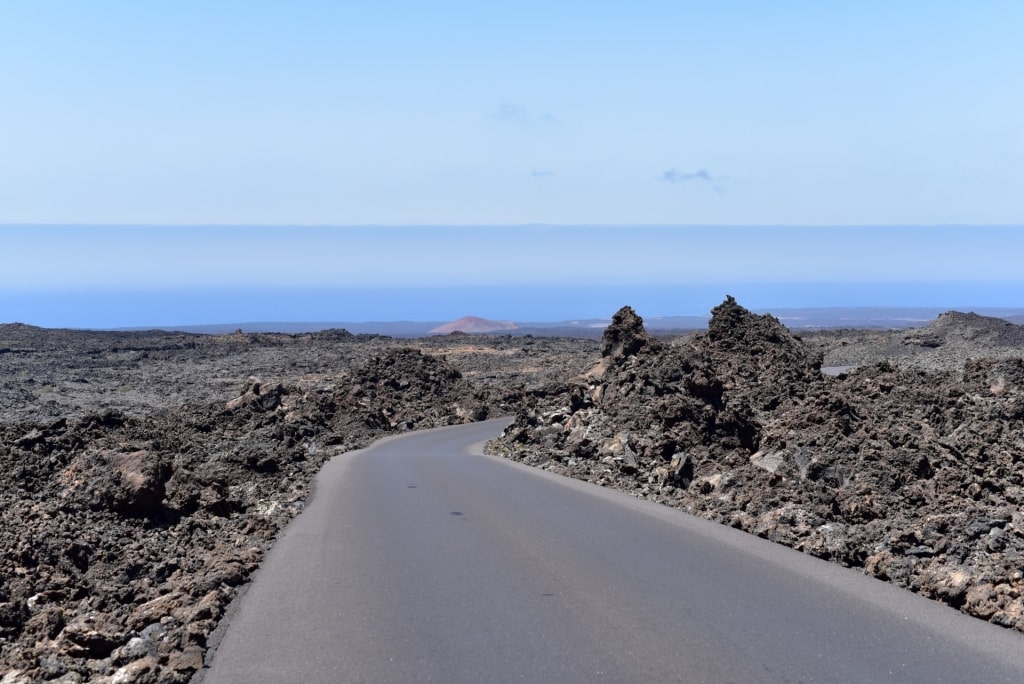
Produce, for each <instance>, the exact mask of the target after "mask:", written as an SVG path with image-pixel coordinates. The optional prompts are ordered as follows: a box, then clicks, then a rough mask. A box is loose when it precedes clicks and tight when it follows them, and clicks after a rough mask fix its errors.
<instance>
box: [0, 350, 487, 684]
mask: <svg viewBox="0 0 1024 684" xmlns="http://www.w3.org/2000/svg"><path fill="white" fill-rule="evenodd" d="M483 396H484V395H483V394H482V393H481V392H479V391H477V390H474V389H473V388H472V387H470V386H469V385H468V384H467V383H465V382H464V381H463V380H462V375H461V373H460V372H459V371H458V370H456V369H454V368H452V367H451V366H450V365H449V364H448V362H447V361H446V360H444V359H443V358H440V357H437V356H431V355H427V354H423V353H422V352H421V351H420V350H417V349H404V348H397V349H388V350H385V351H384V352H383V353H381V354H376V355H372V356H370V357H369V358H368V359H366V360H365V361H364V362H363V363H361V364H358V365H356V366H355V367H354V368H353V369H352V371H351V372H350V373H349V374H346V375H342V376H341V377H340V378H338V379H337V381H336V382H335V383H334V384H333V388H330V389H329V388H324V389H323V390H321V391H316V390H314V391H303V390H301V389H299V388H298V387H295V386H288V385H284V384H282V383H276V382H270V383H267V382H261V381H260V380H257V379H255V378H254V379H251V380H250V381H248V382H247V383H246V384H245V386H244V387H243V388H242V390H241V392H240V393H238V395H237V396H235V397H234V398H231V399H229V400H228V401H226V402H225V401H221V402H216V403H207V404H198V405H189V406H185V407H180V408H178V409H176V410H174V411H166V412H162V413H157V414H154V415H151V416H145V417H132V416H127V415H125V414H123V413H121V412H118V411H112V410H110V411H106V412H103V413H99V414H90V415H86V416H85V417H83V418H81V419H77V420H71V421H68V420H64V419H61V420H57V421H53V422H50V423H48V424H41V425H40V424H36V425H30V424H14V425H3V424H0V546H2V547H3V548H4V549H5V553H4V555H3V557H2V558H0V670H2V671H4V672H9V673H11V674H10V675H9V677H8V678H4V682H8V681H10V682H12V683H13V682H30V681H31V682H34V681H42V680H52V679H58V678H62V679H61V681H66V682H71V681H85V680H94V679H102V678H110V679H107V681H118V682H155V681H159V682H184V681H187V680H188V679H189V678H190V676H191V675H192V673H194V672H195V671H196V670H198V669H199V668H201V667H202V665H203V653H204V651H205V649H206V639H207V636H208V634H209V633H210V632H211V631H212V629H213V628H214V626H215V625H216V623H217V621H218V620H219V618H220V617H221V615H222V613H223V611H224V609H225V608H226V606H227V604H228V603H229V602H230V600H231V599H232V597H233V596H234V595H235V593H236V591H237V587H238V586H239V585H241V584H242V583H243V582H244V581H245V580H246V578H247V577H248V575H249V574H250V573H251V572H252V571H253V570H254V569H255V568H256V567H257V565H258V563H259V561H260V559H261V557H262V555H263V553H264V551H265V549H266V548H267V546H268V544H269V542H270V540H271V539H272V538H273V537H274V535H275V534H276V533H277V531H278V530H279V529H280V528H281V527H282V526H283V525H284V524H285V523H286V522H287V521H288V520H289V519H290V518H291V517H292V516H293V515H294V514H295V513H297V512H298V511H299V510H301V507H302V500H303V499H304V497H305V495H306V489H307V484H308V482H309V480H310V479H311V478H312V476H313V475H314V474H315V473H316V472H317V470H318V469H319V467H320V465H321V464H322V463H323V461H324V460H325V459H326V458H328V457H330V456H332V455H334V454H336V453H339V452H341V451H345V450H348V449H351V448H356V447H360V446H363V445H365V444H367V443H368V442H369V441H370V440H372V439H373V438H376V437H378V436H381V435H383V434H386V433H388V432H392V431H399V430H407V429H413V428H419V427H435V426H440V425H447V424H454V423H460V422H465V421H470V420H474V419H477V418H480V417H483V416H484V415H486V408H485V407H486V405H487V404H488V403H489V402H485V401H484V399H483Z"/></svg>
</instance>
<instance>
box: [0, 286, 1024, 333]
mask: <svg viewBox="0 0 1024 684" xmlns="http://www.w3.org/2000/svg"><path fill="white" fill-rule="evenodd" d="M727 294H730V295H733V296H734V297H736V299H737V300H738V301H739V303H740V304H742V305H743V306H745V307H747V308H749V309H752V310H758V311H771V310H772V309H773V308H774V309H791V308H807V307H863V306H872V307H886V306H889V307H938V308H941V309H943V310H945V309H956V310H961V311H967V310H974V309H976V308H1017V309H1024V282H985V283H981V282H973V283H963V282H959V283H953V282H936V283H735V284H728V283H714V284H702V285H672V286H627V285H624V286H607V285H586V284H579V285H571V286H545V287H537V286H518V287H508V286H491V287H448V288H430V287H427V288H413V287H401V288H381V287H377V288H246V289H226V288H207V289H160V290H156V289H142V290H117V291H114V290H99V289H85V290H83V289H75V290H70V289H61V290H24V291H19V290H0V323H12V322H20V323H28V324H31V325H38V326H43V327H68V328H94V329H103V328H128V327H171V326H184V325H214V324H226V323H248V322H297V321H302V322H317V321H352V322H361V321H450V320H454V319H457V318H460V317H462V316H467V315H476V316H481V317H484V318H489V319H494V320H512V321H518V322H523V321H528V322H544V321H570V320H578V319H594V318H598V319H607V318H609V317H610V316H611V315H612V314H613V313H614V312H615V311H617V310H618V309H619V308H620V307H622V306H624V305H627V304H628V305H630V306H632V307H633V308H635V309H636V310H637V311H638V312H639V313H640V314H641V315H642V316H645V317H650V316H701V315H706V314H707V313H708V312H709V311H710V310H711V308H712V307H714V306H716V305H717V304H719V303H721V302H722V300H723V299H724V298H725V296H726V295H727Z"/></svg>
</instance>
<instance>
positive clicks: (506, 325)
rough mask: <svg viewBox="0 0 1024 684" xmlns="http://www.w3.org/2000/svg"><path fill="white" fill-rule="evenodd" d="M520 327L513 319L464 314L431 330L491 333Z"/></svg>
mask: <svg viewBox="0 0 1024 684" xmlns="http://www.w3.org/2000/svg"><path fill="white" fill-rule="evenodd" d="M518 327H519V326H518V325H516V324H515V323H513V322H512V321H489V320H487V319H486V318H480V317H478V316H463V317H462V318H460V319H459V320H457V321H452V322H451V323H445V324H444V325H439V326H437V327H436V328H434V329H433V330H431V331H430V332H431V333H435V334H441V335H443V334H447V333H453V332H464V333H489V332H500V331H502V330H516V329H517V328H518Z"/></svg>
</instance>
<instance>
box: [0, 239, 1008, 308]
mask: <svg viewBox="0 0 1024 684" xmlns="http://www.w3.org/2000/svg"><path fill="white" fill-rule="evenodd" d="M0 238H2V244H3V245H5V247H6V254H8V255H10V256H14V255H17V257H16V258H11V259H9V262H8V263H7V265H6V268H5V269H4V271H3V272H2V273H0V322H13V321H19V322H25V323H30V324H34V325H40V326H46V327H87V328H114V327H149V326H153V327H167V326H181V325H205V324H223V323H235V322H237V323H244V322H319V321H324V322H330V321H399V320H414V321H447V320H452V319H455V318H459V317H461V316H464V315H469V314H472V315H479V316H483V317H486V318H492V319H503V320H515V321H520V322H522V321H528V322H540V321H563V320H573V319H586V318H607V317H609V316H610V315H611V314H612V313H613V312H614V311H615V310H617V309H618V308H619V307H620V306H622V305H625V304H629V305H631V306H633V307H634V308H636V309H637V310H638V311H639V312H640V313H641V315H643V316H647V317H651V316H671V315H703V314H706V313H707V312H708V311H709V310H710V309H711V308H712V307H713V306H715V305H716V304H718V303H720V302H721V301H722V299H723V298H724V297H725V295H726V294H731V295H733V296H735V297H736V298H737V299H738V300H739V301H740V302H741V303H742V304H743V305H745V306H747V307H748V308H751V309H755V310H769V311H770V310H772V309H785V308H800V307H836V306H839V307H842V306H848V307H863V306H872V307H938V308H949V309H961V310H974V309H978V308H992V307H1006V308H1021V307H1024V275H1022V272H1021V270H1020V268H1019V255H1021V254H1024V229H1022V227H1021V226H931V227H929V226H860V227H857V226H845V227H809V226H801V227H784V226H770V227H757V226H547V225H529V226H362V227H328V226H318V227H310V226H38V225H36V226H30V225H23V226H10V225H9V226H3V227H0Z"/></svg>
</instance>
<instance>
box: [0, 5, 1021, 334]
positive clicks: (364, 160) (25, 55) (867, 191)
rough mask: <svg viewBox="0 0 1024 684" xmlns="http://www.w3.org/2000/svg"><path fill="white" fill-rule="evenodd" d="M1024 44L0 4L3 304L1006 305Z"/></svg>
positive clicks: (988, 22) (1008, 18)
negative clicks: (837, 291) (669, 293)
mask: <svg viewBox="0 0 1024 684" xmlns="http://www.w3.org/2000/svg"><path fill="white" fill-rule="evenodd" d="M1022 45H1024V3H1020V2H1018V1H1017V0H1007V1H995V0H978V1H976V2H971V3H965V2H961V1H959V0H957V1H952V0H927V1H926V0H904V1H902V2H896V3H894V2H880V1H875V0H864V1H861V2H845V1H839V2H828V3H823V2H817V1H810V0H806V1H804V0H777V1H775V2H761V1H759V0H723V1H722V2H715V3H709V2H691V1H688V0H673V1H666V2H661V1H649V0H637V1H636V2H632V3H618V2H616V3H612V2H600V1H596V0H591V1H590V2H568V1H565V2H559V1H557V0H547V1H546V2H534V1H533V0H523V1H521V2H517V3H505V4H498V5H495V4H493V3H480V2H451V1H445V0H437V1H434V2H429V3H424V2H402V1H388V0H382V1H380V2H373V3H369V2H360V3H355V2H344V1H342V2H339V1H337V0H332V1H318V0H296V1H295V2H289V3H281V2H266V1H261V0H247V1H246V2H240V1H236V0H220V1H219V2H217V3H209V2H199V1H197V0H177V1H176V2H173V3H171V2H167V3H156V2H149V3H139V2H127V1H126V0H121V1H110V0H91V1H90V2H88V3H84V2H73V1H71V0H64V1H60V2H58V1H54V0H34V1H33V2H20V1H19V2H15V1H10V0H0V64H3V68H2V69H0V294H2V295H3V297H6V299H3V300H0V303H4V302H6V303H5V304H4V306H5V307H6V309H3V310H0V321H3V320H10V319H11V318H12V317H13V316H15V315H18V316H24V314H25V313H26V312H27V314H29V315H30V316H34V318H35V319H36V320H40V321H46V322H47V323H48V324H54V323H56V324H60V322H61V321H67V320H70V319H69V318H68V317H67V316H65V317H64V318H61V317H60V316H57V315H56V314H54V315H50V314H51V313H52V312H49V311H48V310H47V307H53V306H56V305H55V304H53V301H52V300H47V301H50V303H49V304H46V303H44V302H43V300H40V299H35V300H32V305H31V306H29V305H28V304H26V302H28V301H29V299H27V298H26V297H27V295H26V293H28V292H37V293H38V292H43V291H50V292H57V291H59V290H61V289H62V288H63V290H64V291H69V290H76V291H84V290H90V291H99V290H104V291H107V292H113V291H118V290H120V291H125V290H135V289H140V288H141V289H143V290H147V289H148V290H159V289H163V290H167V289H179V290H184V289H189V288H192V289H196V288H199V289H202V288H220V289H225V288H230V287H236V286H242V285H247V286H248V287H256V286H257V285H258V286H262V287H270V288H273V287H293V288H307V289H308V288H314V289H315V288H320V289H325V288H326V289H329V288H351V287H357V288H360V287H361V288H370V287H376V288H378V289H379V288H383V287H413V288H451V287H483V286H487V287H490V286H494V287H497V286H511V285H515V284H519V285H522V284H525V283H532V284H539V285H540V286H558V287H563V288H565V287H569V286H589V287H596V285H594V284H593V283H595V282H598V283H601V284H607V285H610V286H620V287H625V286H636V287H654V286H658V285H680V286H681V285H688V286H694V285H697V284H700V283H712V284H717V283H721V284H722V285H723V286H726V285H729V284H730V283H735V284H736V285H742V284H745V283H746V284H750V283H754V282H758V281H761V282H767V283H776V284H778V283H782V282H790V283H797V284H799V283H810V282H822V279H824V280H828V281H836V282H853V281H856V282H874V283H894V282H895V283H899V282H902V283H910V282H912V281H913V282H917V283H934V282H938V281H942V280H944V281H958V282H959V281H963V282H966V281H970V282H974V283H981V284H982V285H980V286H979V288H980V289H978V290H977V291H976V293H975V294H971V295H970V296H967V297H966V299H968V300H971V301H976V302H977V303H978V304H989V303H991V302H994V301H995V299H1001V300H1005V298H1006V294H1005V292H1006V289H1005V288H1003V289H1002V290H1000V291H999V292H1000V293H1001V294H998V296H997V294H994V293H990V292H986V291H985V289H984V287H983V285H984V283H992V282H995V281H997V280H999V279H1002V280H1009V281H1013V282H1017V283H1019V282H1020V279H1021V276H1018V275H1017V274H1016V269H1015V264H1014V263H1013V262H1014V260H1013V256H1014V255H1015V254H1020V253H1022V252H1021V251H1020V247H1021V240H1020V238H1019V235H1020V233H1021V232H1022V231H1024V191H1022V189H1024V117H1021V115H1020V112H1022V111H1024V87H1022V86H1021V76H1020V75H1021V74H1022V73H1024V48H1021V46H1022ZM253 226H262V227H253ZM271 226H275V227H273V228H271ZM400 226H418V227H419V228H417V229H416V230H415V231H413V230H412V229H411V228H397V227H400ZM555 226H563V228H560V229H555V228H554V227H555ZM564 226H572V228H564ZM658 226H660V227H658ZM743 226H747V227H751V226H756V227H761V228H757V229H756V230H757V231H760V232H754V233H750V232H747V233H744V232H743V231H751V230H755V229H753V228H742V227H743ZM992 226H1001V227H996V228H993V227H992ZM327 227H330V228H327ZM613 227H615V228H613ZM668 227H671V228H668ZM762 228H763V230H762ZM623 230H630V231H632V232H630V233H625V234H620V233H618V232H615V231H623ZM403 231H404V232H403ZM545 231H546V232H545ZM702 231H703V232H702ZM801 231H803V232H801ZM986 231H987V232H986ZM723 243H724V244H725V245H727V246H728V247H730V248H728V249H724V248H722V245H723ZM626 246H629V251H628V253H627V254H625V255H623V254H622V252H623V250H624V248H625V247H626ZM496 252H500V254H501V255H502V256H500V257H498V258H495V253H496ZM840 255H846V256H840ZM625 262H633V263H637V264H641V265H642V266H641V267H640V268H627V267H624V263H625ZM254 280H255V281H258V283H256V285H254V284H253V283H252V282H250V281H254ZM716 287H717V285H716ZM794 291H799V288H798V289H797V290H794ZM921 292H923V290H922V291H921ZM805 294H806V293H805ZM787 297H790V298H789V299H788V300H787V302H784V303H788V302H790V301H797V299H799V298H797V299H793V298H792V297H791V296H790V295H787ZM922 297H923V295H922ZM933 298H934V297H933ZM805 299H806V297H805ZM918 299H921V297H918ZM236 303H237V302H236ZM990 305H995V304H990ZM665 306H668V304H665ZM77 308H78V309H81V307H77ZM275 311H276V310H275ZM417 311H422V309H414V310H413V311H412V313H413V314H416V313H417ZM407 312H408V311H407V310H400V309H397V308H396V309H394V310H393V313H394V315H399V314H402V313H407ZM158 313H159V312H158ZM178 313H179V312H178V311H176V312H175V315H177V314H178ZM180 313H187V311H180ZM227 313H230V311H226V310H225V309H223V308H221V309H218V310H217V314H216V315H227ZM253 313H254V314H257V313H260V312H259V311H254V312H253ZM266 313H268V315H269V314H271V313H273V312H269V311H268V312H266ZM309 313H316V311H311V312H309ZM341 313H344V312H343V311H342V312H341ZM463 313H480V314H484V315H486V312H463ZM538 313H541V312H538ZM661 313H675V312H672V311H666V312H661ZM82 315H83V316H84V320H86V324H88V321H89V320H93V319H89V317H88V315H86V314H82ZM154 315H156V314H154ZM168 315H170V314H168ZM198 315H199V314H196V316H198ZM208 315H214V313H213V312H212V310H211V312H209V313H208ZM295 315H298V314H295ZM460 315H461V314H460ZM546 315H548V316H555V315H556V312H555V311H554V310H553V309H552V310H551V311H549V312H548V313H547V314H546ZM138 318H139V317H138V316H137V315H136V316H134V319H133V320H135V319H138ZM81 319H82V316H79V318H76V319H75V320H81ZM95 320H97V321H98V320H99V319H98V318H96V319H95ZM104 320H105V321H106V320H108V319H107V318H104ZM538 320H542V318H540V317H539V316H538ZM179 322H187V321H179ZM97 324H98V323H97ZM122 324H128V322H124V323H122Z"/></svg>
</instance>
